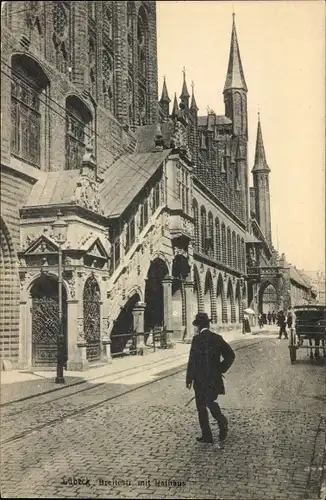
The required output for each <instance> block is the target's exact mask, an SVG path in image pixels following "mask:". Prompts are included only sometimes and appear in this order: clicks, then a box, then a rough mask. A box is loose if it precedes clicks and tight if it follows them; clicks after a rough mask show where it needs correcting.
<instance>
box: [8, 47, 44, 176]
mask: <svg viewBox="0 0 326 500" xmlns="http://www.w3.org/2000/svg"><path fill="white" fill-rule="evenodd" d="M11 68H12V82H11V153H12V154H14V155H16V156H18V157H19V158H21V159H23V160H25V161H27V162H29V163H31V164H32V165H34V166H36V167H40V166H41V163H44V158H45V133H44V131H45V129H46V127H47V125H48V123H47V121H48V108H47V107H46V105H45V100H46V98H47V94H48V91H49V81H48V79H47V76H46V75H45V73H44V72H43V70H42V68H41V67H40V66H39V65H38V64H37V62H36V61H34V59H32V58H30V57H28V56H26V55H16V56H13V57H12V61H11ZM42 97H43V99H42ZM42 158H43V161H42Z"/></svg>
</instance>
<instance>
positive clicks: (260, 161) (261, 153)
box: [252, 113, 270, 172]
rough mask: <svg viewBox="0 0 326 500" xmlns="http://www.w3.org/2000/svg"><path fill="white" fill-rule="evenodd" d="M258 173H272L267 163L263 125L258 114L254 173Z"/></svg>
mask: <svg viewBox="0 0 326 500" xmlns="http://www.w3.org/2000/svg"><path fill="white" fill-rule="evenodd" d="M257 171H264V172H270V168H269V166H268V165H267V161H266V154H265V147H264V141H263V134H262V130H261V123H260V113H258V126H257V139H256V152H255V163H254V166H253V169H252V172H257Z"/></svg>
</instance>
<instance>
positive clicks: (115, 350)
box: [110, 293, 140, 357]
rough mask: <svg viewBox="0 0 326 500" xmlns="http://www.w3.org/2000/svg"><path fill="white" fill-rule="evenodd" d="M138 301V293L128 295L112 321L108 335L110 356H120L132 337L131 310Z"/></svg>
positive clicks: (132, 319)
mask: <svg viewBox="0 0 326 500" xmlns="http://www.w3.org/2000/svg"><path fill="white" fill-rule="evenodd" d="M138 302H140V296H139V294H138V293H134V294H133V295H132V296H131V297H129V299H128V300H127V302H126V304H125V305H124V306H123V308H122V309H121V311H120V314H119V316H118V317H117V319H116V320H115V321H114V325H113V328H112V330H111V336H110V338H111V356H112V357H117V356H122V355H123V351H124V348H125V346H126V344H127V342H128V341H129V340H130V339H131V338H132V332H133V330H134V317H133V310H134V307H135V305H136V304H137V303H138Z"/></svg>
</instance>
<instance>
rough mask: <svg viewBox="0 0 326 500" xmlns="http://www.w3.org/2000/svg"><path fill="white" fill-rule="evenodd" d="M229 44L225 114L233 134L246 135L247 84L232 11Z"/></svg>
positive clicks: (225, 86) (224, 92) (224, 91)
mask: <svg viewBox="0 0 326 500" xmlns="http://www.w3.org/2000/svg"><path fill="white" fill-rule="evenodd" d="M232 16H233V21H232V34H231V46H230V55H229V64H228V70H227V74H226V79H225V85H224V90H223V94H224V104H225V115H226V116H227V117H228V118H230V120H232V124H233V130H232V132H233V135H237V136H243V137H245V138H247V136H248V126H247V120H248V118H247V92H248V88H247V84H246V80H245V77H244V72H243V67H242V62H241V57H240V50H239V44H238V36H237V30H236V25H235V13H233V15H232Z"/></svg>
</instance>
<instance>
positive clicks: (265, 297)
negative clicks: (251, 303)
mask: <svg viewBox="0 0 326 500" xmlns="http://www.w3.org/2000/svg"><path fill="white" fill-rule="evenodd" d="M277 310H278V296H277V290H276V288H275V285H274V284H273V283H271V282H270V281H266V282H265V283H264V284H262V285H261V286H260V289H259V312H260V313H261V314H263V316H264V317H265V315H267V314H268V312H269V311H270V312H273V311H274V312H277Z"/></svg>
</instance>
